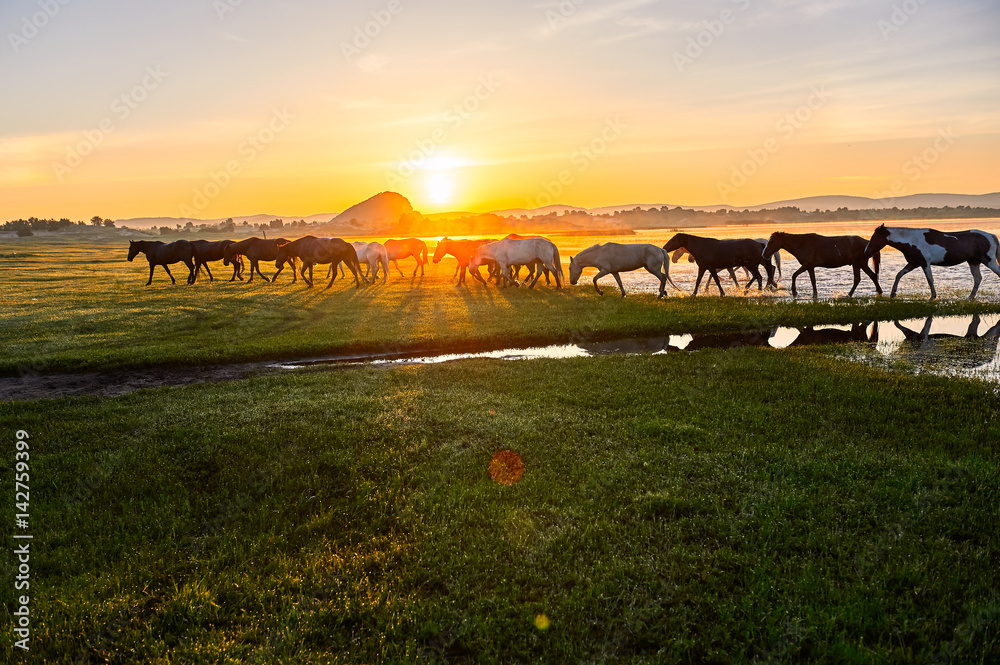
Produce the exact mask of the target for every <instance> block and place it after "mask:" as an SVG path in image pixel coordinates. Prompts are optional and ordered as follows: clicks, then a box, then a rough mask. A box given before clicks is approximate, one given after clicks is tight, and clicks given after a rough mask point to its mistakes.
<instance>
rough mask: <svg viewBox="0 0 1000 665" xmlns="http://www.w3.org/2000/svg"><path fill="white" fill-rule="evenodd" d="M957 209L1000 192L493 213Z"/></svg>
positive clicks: (996, 203)
mask: <svg viewBox="0 0 1000 665" xmlns="http://www.w3.org/2000/svg"><path fill="white" fill-rule="evenodd" d="M958 206H969V207H970V208H1000V192H995V193H993V194H910V195H908V196H900V197H898V198H894V199H872V198H867V197H864V196H809V197H805V198H801V199H789V200H787V201H774V202H772V203H762V204H760V205H756V206H731V205H709V206H689V205H681V204H677V203H632V204H629V205H617V206H605V207H603V208H579V207H576V206H569V205H550V206H546V207H544V208H509V209H507V210H496V211H494V212H493V214H495V215H500V216H501V217H520V216H521V215H526V216H528V217H537V216H539V215H548V214H551V213H553V212H555V213H557V214H559V215H562V214H565V213H566V212H567V211H570V212H587V213H590V214H591V215H613V214H614V213H616V212H623V211H625V210H635V209H636V208H642V209H643V210H648V209H650V208H664V207H665V208H684V209H687V210H697V211H700V212H715V211H716V210H749V211H751V212H758V211H761V210H775V209H776V208H789V207H792V208H798V209H799V210H802V211H813V210H838V209H840V208H847V209H848V210H872V209H876V210H878V209H884V208H900V209H910V208H946V207H951V208H957V207H958Z"/></svg>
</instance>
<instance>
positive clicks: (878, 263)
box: [872, 252, 882, 277]
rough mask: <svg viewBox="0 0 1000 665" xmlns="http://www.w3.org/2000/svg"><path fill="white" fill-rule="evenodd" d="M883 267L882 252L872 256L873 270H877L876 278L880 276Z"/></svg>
mask: <svg viewBox="0 0 1000 665" xmlns="http://www.w3.org/2000/svg"><path fill="white" fill-rule="evenodd" d="M881 267H882V252H875V253H874V254H872V268H873V269H874V270H875V276H876V277H877V276H878V271H879V268H881Z"/></svg>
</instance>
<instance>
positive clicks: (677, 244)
mask: <svg viewBox="0 0 1000 665" xmlns="http://www.w3.org/2000/svg"><path fill="white" fill-rule="evenodd" d="M686 237H687V234H686V233H678V234H676V235H675V236H674V237H673V238H671V239H670V240H668V241H667V244H666V245H664V246H663V249H664V251H667V252H675V251H677V250H678V249H682V248H683V247H684V242H685V238H686ZM677 258H680V256H678V257H677Z"/></svg>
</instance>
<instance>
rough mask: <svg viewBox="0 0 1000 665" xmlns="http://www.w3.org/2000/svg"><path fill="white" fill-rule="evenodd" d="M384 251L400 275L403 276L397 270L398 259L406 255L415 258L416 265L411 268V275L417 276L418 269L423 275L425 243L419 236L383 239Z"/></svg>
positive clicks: (401, 272)
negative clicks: (403, 238)
mask: <svg viewBox="0 0 1000 665" xmlns="http://www.w3.org/2000/svg"><path fill="white" fill-rule="evenodd" d="M385 251H386V253H387V254H388V256H389V260H390V261H392V265H394V266H396V270H398V271H399V276H400V277H405V275H403V271H402V270H399V263H397V261H398V260H399V259H405V258H408V257H411V256H412V257H413V258H415V259H416V260H417V267H416V268H414V269H413V277H416V276H417V270H419V271H420V276H421V277H423V276H424V266H425V265H426V264H427V243H425V242H424V241H423V240H420V239H419V238H406V239H405V240H386V241H385Z"/></svg>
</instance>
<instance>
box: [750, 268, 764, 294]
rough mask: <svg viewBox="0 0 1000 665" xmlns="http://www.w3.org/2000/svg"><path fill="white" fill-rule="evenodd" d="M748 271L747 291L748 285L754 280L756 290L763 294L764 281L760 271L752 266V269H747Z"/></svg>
mask: <svg viewBox="0 0 1000 665" xmlns="http://www.w3.org/2000/svg"><path fill="white" fill-rule="evenodd" d="M748 270H749V271H750V281H749V282H747V288H748V289H749V288H750V285H751V284H753V283H754V280H756V281H757V290H758V291H760V292H761V293H763V292H764V279H763V278H762V277H761V275H760V271H759V270H757V266H754V267H752V268H748Z"/></svg>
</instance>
